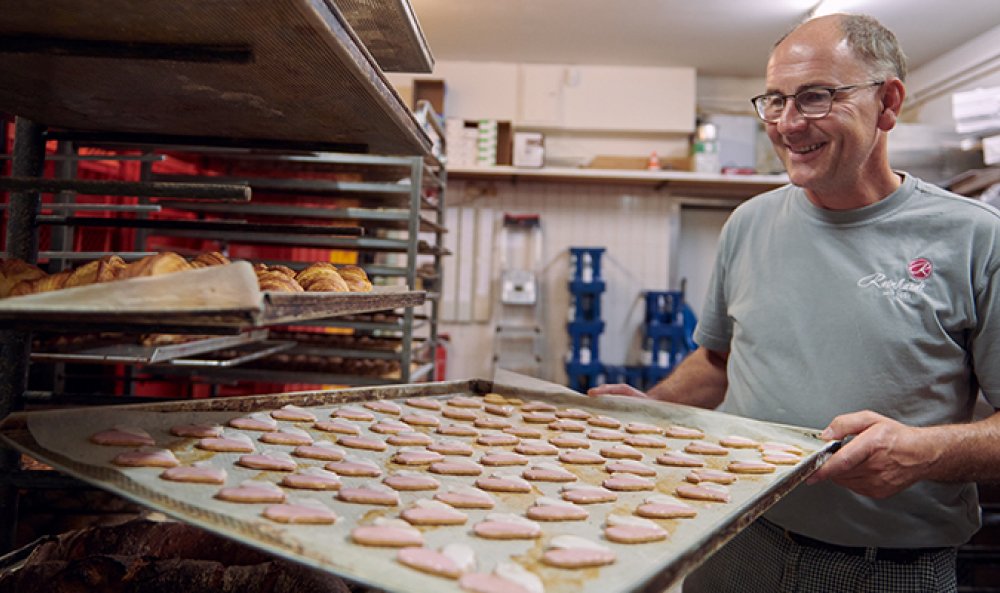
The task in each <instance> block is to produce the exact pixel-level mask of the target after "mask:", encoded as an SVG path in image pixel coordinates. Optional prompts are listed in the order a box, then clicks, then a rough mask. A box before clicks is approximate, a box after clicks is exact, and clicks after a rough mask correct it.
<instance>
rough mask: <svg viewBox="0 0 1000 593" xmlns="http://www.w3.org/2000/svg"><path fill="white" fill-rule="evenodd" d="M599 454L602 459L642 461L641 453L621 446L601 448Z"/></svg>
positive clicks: (632, 448) (626, 446)
mask: <svg viewBox="0 0 1000 593" xmlns="http://www.w3.org/2000/svg"><path fill="white" fill-rule="evenodd" d="M600 453H601V455H602V456H603V457H607V458H609V459H632V460H634V461H641V460H642V451H639V450H638V449H636V448H634V447H630V446H628V445H623V444H617V445H611V446H610V447H602V448H601V451H600Z"/></svg>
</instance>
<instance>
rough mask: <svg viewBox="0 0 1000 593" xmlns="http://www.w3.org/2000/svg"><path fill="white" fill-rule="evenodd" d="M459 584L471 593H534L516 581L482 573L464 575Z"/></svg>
mask: <svg viewBox="0 0 1000 593" xmlns="http://www.w3.org/2000/svg"><path fill="white" fill-rule="evenodd" d="M458 584H459V586H460V587H462V589H463V590H465V591H469V593H533V592H532V591H530V590H528V589H526V588H524V587H522V586H521V585H518V584H517V583H515V582H514V581H510V580H507V579H505V578H503V577H498V576H497V575H495V574H485V573H481V572H473V573H469V574H465V575H462V577H461V578H460V579H459V580H458Z"/></svg>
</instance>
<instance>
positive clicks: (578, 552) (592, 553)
mask: <svg viewBox="0 0 1000 593" xmlns="http://www.w3.org/2000/svg"><path fill="white" fill-rule="evenodd" d="M616 559H617V556H615V553H614V552H612V551H611V550H594V549H589V548H553V549H551V550H546V551H545V552H544V553H543V554H542V563H544V564H547V565H549V566H555V567H556V568H594V567H597V566H606V565H608V564H614V562H615V560H616Z"/></svg>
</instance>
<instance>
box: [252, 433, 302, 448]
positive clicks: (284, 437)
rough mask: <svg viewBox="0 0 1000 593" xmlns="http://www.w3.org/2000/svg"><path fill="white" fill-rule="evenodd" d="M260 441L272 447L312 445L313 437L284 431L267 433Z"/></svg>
mask: <svg viewBox="0 0 1000 593" xmlns="http://www.w3.org/2000/svg"><path fill="white" fill-rule="evenodd" d="M258 440H259V441H260V442H262V443H269V444H272V445H311V444H312V443H313V439H312V437H311V436H309V435H308V434H304V433H299V432H290V431H284V430H276V431H273V432H265V433H264V434H262V435H260V438H259V439H258Z"/></svg>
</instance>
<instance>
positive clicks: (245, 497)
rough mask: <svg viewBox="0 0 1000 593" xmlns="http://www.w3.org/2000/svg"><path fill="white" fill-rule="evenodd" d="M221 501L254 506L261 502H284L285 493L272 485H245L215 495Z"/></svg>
mask: <svg viewBox="0 0 1000 593" xmlns="http://www.w3.org/2000/svg"><path fill="white" fill-rule="evenodd" d="M215 497H216V498H218V499H219V500H224V501H226V502H239V503H245V504H253V503H260V502H284V500H285V493H284V492H282V491H281V488H278V487H277V486H276V485H275V484H271V483H260V484H255V483H249V482H247V483H243V484H241V485H240V486H239V487H238V488H223V489H222V490H219V492H218V493H217V494H216V495H215Z"/></svg>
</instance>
